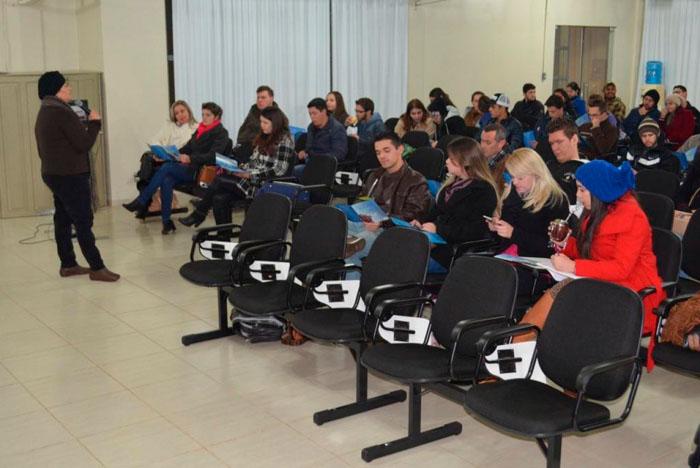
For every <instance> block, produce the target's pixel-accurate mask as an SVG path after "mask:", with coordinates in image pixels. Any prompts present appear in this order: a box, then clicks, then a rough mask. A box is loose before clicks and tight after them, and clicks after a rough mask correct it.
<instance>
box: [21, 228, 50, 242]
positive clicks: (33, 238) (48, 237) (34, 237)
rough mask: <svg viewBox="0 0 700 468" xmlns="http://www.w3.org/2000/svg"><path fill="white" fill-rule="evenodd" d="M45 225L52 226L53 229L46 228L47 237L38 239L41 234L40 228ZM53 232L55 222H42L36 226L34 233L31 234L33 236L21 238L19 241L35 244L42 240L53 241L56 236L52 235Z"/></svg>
mask: <svg viewBox="0 0 700 468" xmlns="http://www.w3.org/2000/svg"><path fill="white" fill-rule="evenodd" d="M45 226H51V229H45V230H44V234H46V239H37V236H38V235H39V230H40V229H41V228H42V227H45ZM52 234H53V223H41V224H38V225H37V226H36V228H34V234H32V235H31V237H27V238H25V239H20V241H19V243H20V244H22V245H34V244H41V243H42V242H53V240H54V238H53V236H52Z"/></svg>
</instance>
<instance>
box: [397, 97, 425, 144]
mask: <svg viewBox="0 0 700 468" xmlns="http://www.w3.org/2000/svg"><path fill="white" fill-rule="evenodd" d="M413 131H418V132H425V133H427V134H428V136H429V137H430V139H431V140H434V139H435V123H434V122H433V119H431V118H430V116H429V115H428V110H427V109H426V108H425V106H424V105H423V103H422V102H421V101H420V99H411V100H410V101H408V105H407V106H406V112H404V113H403V114H402V115H401V117H400V118H399V121H398V122H397V123H396V127H394V132H395V133H396V134H397V135H398V136H399V138H403V136H404V135H405V134H406V133H408V132H413Z"/></svg>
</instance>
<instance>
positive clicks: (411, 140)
mask: <svg viewBox="0 0 700 468" xmlns="http://www.w3.org/2000/svg"><path fill="white" fill-rule="evenodd" d="M401 142H403V143H406V144H408V145H411V146H413V147H414V148H423V147H429V146H430V135H428V134H427V133H426V132H424V131H422V130H411V131H410V132H406V134H405V135H404V136H403V138H401Z"/></svg>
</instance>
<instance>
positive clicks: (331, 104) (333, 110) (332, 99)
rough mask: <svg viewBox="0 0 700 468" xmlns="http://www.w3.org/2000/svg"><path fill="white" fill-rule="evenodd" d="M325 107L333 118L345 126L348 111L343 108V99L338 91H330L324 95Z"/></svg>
mask: <svg viewBox="0 0 700 468" xmlns="http://www.w3.org/2000/svg"><path fill="white" fill-rule="evenodd" d="M326 109H328V113H329V114H331V115H332V116H333V118H334V119H335V120H337V121H338V122H340V123H341V124H343V125H344V126H346V127H347V123H346V122H347V121H348V117H350V114H348V111H347V110H346V109H345V99H343V95H342V94H340V91H331V92H330V93H328V94H327V95H326Z"/></svg>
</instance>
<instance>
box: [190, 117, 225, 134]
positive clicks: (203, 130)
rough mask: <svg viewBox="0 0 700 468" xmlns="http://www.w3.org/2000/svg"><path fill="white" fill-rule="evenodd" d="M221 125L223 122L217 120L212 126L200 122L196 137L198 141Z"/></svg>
mask: <svg viewBox="0 0 700 468" xmlns="http://www.w3.org/2000/svg"><path fill="white" fill-rule="evenodd" d="M220 123H221V120H219V119H216V120H214V121H213V122H212V123H211V124H210V125H204V122H200V123H199V126H198V127H197V136H195V138H196V139H199V137H201V136H202V135H204V134H205V133H207V132H208V131H209V130H211V129H212V128H214V127H216V126H217V125H219V124H220Z"/></svg>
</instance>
